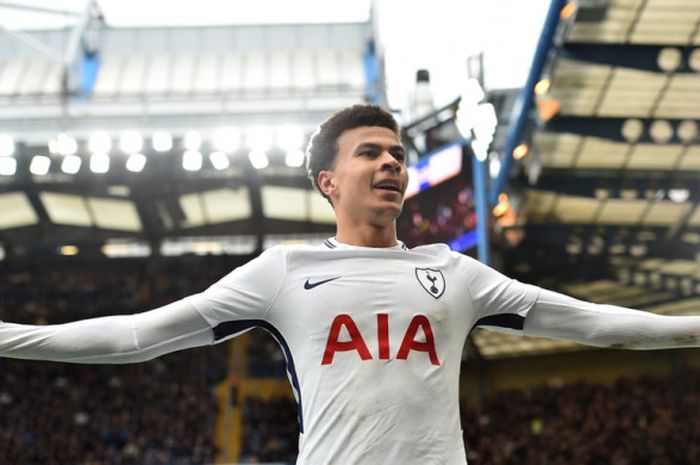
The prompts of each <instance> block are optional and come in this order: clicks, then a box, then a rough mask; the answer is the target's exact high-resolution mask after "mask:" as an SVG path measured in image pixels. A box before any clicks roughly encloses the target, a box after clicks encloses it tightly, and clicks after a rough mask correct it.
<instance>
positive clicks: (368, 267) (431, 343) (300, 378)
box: [187, 239, 539, 465]
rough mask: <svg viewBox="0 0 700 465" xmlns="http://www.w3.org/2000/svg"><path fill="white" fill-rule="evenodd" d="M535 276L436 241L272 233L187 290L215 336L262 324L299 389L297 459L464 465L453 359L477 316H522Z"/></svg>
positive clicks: (487, 321)
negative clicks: (289, 242)
mask: <svg viewBox="0 0 700 465" xmlns="http://www.w3.org/2000/svg"><path fill="white" fill-rule="evenodd" d="M538 291H539V289H538V288H536V287H533V286H529V285H526V284H522V283H519V282H518V281H515V280H512V279H509V278H507V277H505V276H503V275H502V274H500V273H498V272H497V271H495V270H493V269H491V268H488V267H487V266H484V265H483V264H481V263H479V262H478V261H476V260H473V259H471V258H469V257H466V256H463V255H460V254H458V253H455V252H452V251H450V250H449V248H448V247H447V246H445V245H442V244H435V245H427V246H421V247H416V248H414V249H410V250H409V249H407V248H406V247H405V246H404V245H403V244H399V245H398V246H396V247H392V248H368V247H354V246H348V245H345V244H341V243H339V242H337V241H336V240H334V239H329V240H327V241H325V242H324V244H323V245H322V246H293V247H289V246H284V247H283V246H278V247H274V248H271V249H269V250H267V251H265V252H264V253H263V254H262V255H260V257H258V258H256V259H255V260H252V261H251V262H249V263H248V264H246V265H244V266H242V267H240V268H237V269H236V270H234V271H233V272H231V273H230V274H229V275H228V276H226V277H224V278H223V279H221V280H220V281H219V282H217V283H216V284H214V285H213V286H211V287H210V288H209V289H207V290H206V291H204V292H202V293H201V294H196V295H193V296H190V297H188V298H187V300H188V301H189V302H191V303H192V304H193V305H194V306H195V308H196V309H197V310H198V311H199V313H201V315H202V316H203V317H204V318H205V319H206V320H207V322H208V323H209V324H210V325H211V327H212V329H213V331H214V335H215V339H216V340H217V341H222V340H225V339H227V338H229V337H232V336H235V335H236V334H240V333H241V332H243V331H246V330H248V329H251V328H253V327H262V328H264V329H266V330H268V331H269V332H270V333H271V334H272V335H273V336H274V337H275V338H276V339H277V341H278V342H279V344H280V346H281V347H282V350H283V351H284V354H285V356H286V360H287V368H288V375H289V380H290V382H291V384H292V387H293V390H294V393H295V396H296V400H297V403H298V414H299V427H300V431H301V434H300V440H299V456H298V461H297V463H298V464H303V465H325V464H336V465H342V464H357V465H360V464H361V465H375V464H376V465H386V464H402V465H410V464H416V465H418V464H420V465H429V464H450V465H464V464H465V463H466V454H465V450H464V444H463V440H462V432H461V428H460V416H459V371H460V366H461V357H462V351H463V347H464V343H465V341H466V339H467V335H468V334H469V331H470V330H471V329H472V328H473V327H474V326H475V325H477V324H479V325H485V326H492V327H499V328H510V329H512V330H514V331H519V330H521V329H522V325H523V320H524V317H525V315H526V314H527V312H528V311H529V309H530V308H531V306H532V305H533V303H534V302H535V300H536V298H537V294H538Z"/></svg>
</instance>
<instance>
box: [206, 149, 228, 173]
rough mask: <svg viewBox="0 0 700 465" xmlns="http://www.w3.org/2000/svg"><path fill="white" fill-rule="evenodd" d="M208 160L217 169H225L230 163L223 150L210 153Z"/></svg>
mask: <svg viewBox="0 0 700 465" xmlns="http://www.w3.org/2000/svg"><path fill="white" fill-rule="evenodd" d="M209 160H210V161H211V164H212V165H213V166H214V168H216V169H217V170H219V171H221V170H225V169H227V168H228V167H229V166H230V165H231V162H230V161H229V159H228V156H227V155H226V154H225V153H224V152H212V153H210V154H209Z"/></svg>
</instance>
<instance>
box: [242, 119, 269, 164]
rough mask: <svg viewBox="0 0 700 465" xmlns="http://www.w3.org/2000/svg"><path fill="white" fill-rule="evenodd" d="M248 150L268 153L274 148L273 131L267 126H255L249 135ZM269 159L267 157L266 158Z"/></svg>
mask: <svg viewBox="0 0 700 465" xmlns="http://www.w3.org/2000/svg"><path fill="white" fill-rule="evenodd" d="M247 144H248V148H249V149H252V150H258V151H263V152H265V151H267V150H269V149H270V147H272V130H271V129H270V128H269V127H267V126H255V127H253V128H251V129H250V131H248V134H247ZM265 158H267V156H265Z"/></svg>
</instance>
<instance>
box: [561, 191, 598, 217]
mask: <svg viewBox="0 0 700 465" xmlns="http://www.w3.org/2000/svg"><path fill="white" fill-rule="evenodd" d="M598 205H599V202H598V200H596V199H589V198H586V197H574V196H567V195H560V196H559V197H558V198H557V201H556V204H555V207H554V214H555V215H556V217H557V219H558V220H559V221H561V222H562V223H592V222H593V217H594V215H595V213H596V211H597V210H598Z"/></svg>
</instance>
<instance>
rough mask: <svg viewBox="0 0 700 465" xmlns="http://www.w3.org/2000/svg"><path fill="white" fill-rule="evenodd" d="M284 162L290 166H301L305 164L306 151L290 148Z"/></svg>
mask: <svg viewBox="0 0 700 465" xmlns="http://www.w3.org/2000/svg"><path fill="white" fill-rule="evenodd" d="M284 163H285V164H286V165H287V166H289V167H290V168H299V167H300V166H301V165H303V164H304V151H303V150H301V149H289V150H288V151H287V155H285V157H284Z"/></svg>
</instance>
